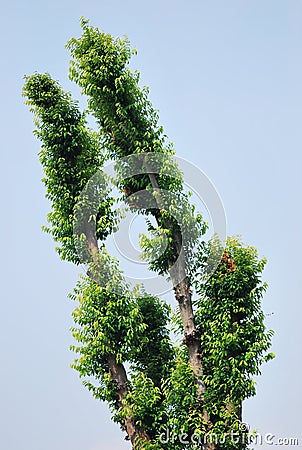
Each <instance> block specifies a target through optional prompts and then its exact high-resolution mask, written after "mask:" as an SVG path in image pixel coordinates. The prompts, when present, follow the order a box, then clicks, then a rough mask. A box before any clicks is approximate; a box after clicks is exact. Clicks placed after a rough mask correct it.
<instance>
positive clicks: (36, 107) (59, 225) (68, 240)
mask: <svg viewBox="0 0 302 450" xmlns="http://www.w3.org/2000/svg"><path fill="white" fill-rule="evenodd" d="M25 79H26V83H25V85H24V89H23V95H24V96H25V97H26V98H27V101H26V103H27V104H28V105H30V107H31V111H32V112H33V113H34V114H35V117H36V120H35V124H36V127H37V129H36V130H35V134H36V136H37V137H38V138H39V139H40V141H41V142H42V148H41V151H40V161H41V164H42V166H43V169H44V173H45V177H44V179H43V181H44V183H45V186H46V196H47V198H49V199H50V201H51V204H52V211H51V212H50V213H49V214H48V216H47V219H48V221H49V222H50V224H51V227H44V230H45V231H47V232H49V233H51V234H52V235H53V237H54V240H55V241H56V242H58V243H60V246H59V247H58V248H57V250H58V252H59V254H60V256H61V257H62V258H63V259H66V260H68V261H72V262H74V263H76V264H78V263H79V262H80V261H79V258H78V254H77V250H76V248H75V243H74V239H73V222H74V207H75V205H76V203H77V200H78V198H79V195H80V193H81V191H82V190H83V189H84V187H85V185H86V183H87V182H88V180H89V179H90V178H91V177H92V176H93V175H94V174H95V172H96V171H97V170H99V169H100V168H101V166H102V164H103V163H104V156H103V155H102V153H101V151H100V141H99V137H98V135H97V134H96V133H95V132H93V131H92V130H90V129H89V128H88V127H87V124H86V120H85V116H84V115H83V114H82V113H81V112H80V111H79V109H78V106H77V102H75V101H73V100H72V98H71V96H70V94H68V93H66V92H64V91H63V90H62V89H61V87H60V86H59V84H58V83H57V82H56V81H54V80H52V79H51V77H50V75H48V74H34V75H32V76H27V77H25ZM111 205H112V199H111V198H110V197H108V196H107V198H105V200H104V201H103V202H102V204H100V205H99V206H98V212H97V222H98V228H97V237H98V238H99V239H101V240H102V239H104V238H105V237H106V236H107V235H108V234H109V233H110V232H111V229H112V227H113V219H114V218H113V214H112V212H111ZM102 217H106V218H107V220H106V223H105V224H103V223H102V222H100V220H101V218H102Z"/></svg>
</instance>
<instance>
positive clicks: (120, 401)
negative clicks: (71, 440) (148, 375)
mask: <svg viewBox="0 0 302 450" xmlns="http://www.w3.org/2000/svg"><path fill="white" fill-rule="evenodd" d="M85 235H86V242H87V246H88V248H89V252H90V255H91V259H92V261H93V262H94V263H95V264H96V265H97V264H98V254H99V248H98V243H97V239H96V236H95V231H94V230H93V226H92V225H91V223H87V225H86V227H85ZM93 273H94V275H93V274H92V277H93V278H94V277H95V278H96V280H95V281H97V270H96V271H95V270H94V272H93ZM107 361H108V367H109V374H110V377H111V380H112V381H113V382H114V384H115V386H116V391H117V403H116V406H117V409H119V408H127V407H126V406H125V404H124V402H125V398H126V395H127V394H128V392H129V383H128V378H127V373H126V369H125V367H124V365H123V364H122V363H118V362H117V361H116V356H115V355H114V354H112V353H110V354H108V357H107ZM127 409H128V413H129V414H128V415H127V417H126V418H125V420H124V423H123V424H121V426H122V429H123V430H124V431H126V433H127V437H126V439H127V440H130V441H131V444H132V448H133V450H139V449H140V448H141V441H143V442H146V441H150V437H149V436H148V434H147V433H146V432H145V431H144V430H143V429H142V428H141V427H139V426H138V425H137V424H136V423H135V421H134V420H133V418H132V417H131V410H130V409H129V408H127Z"/></svg>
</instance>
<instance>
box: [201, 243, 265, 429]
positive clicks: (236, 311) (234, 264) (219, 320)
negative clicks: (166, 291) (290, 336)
mask: <svg viewBox="0 0 302 450" xmlns="http://www.w3.org/2000/svg"><path fill="white" fill-rule="evenodd" d="M265 263H266V260H265V259H260V260H259V259H258V255H257V250H256V249H255V248H253V247H245V246H244V245H243V244H242V242H240V241H239V240H238V239H236V238H229V239H228V240H227V243H226V247H225V250H224V254H223V257H222V260H221V262H220V264H219V266H218V268H217V269H216V271H215V273H214V274H213V275H212V276H211V277H210V278H209V279H208V280H207V281H206V282H204V283H201V282H200V280H199V278H198V274H197V276H196V278H195V286H196V291H197V293H198V294H199V298H198V300H196V302H195V303H196V321H197V324H198V327H199V330H200V332H201V345H202V348H203V360H204V379H205V383H206V386H207V392H206V403H207V405H208V406H207V410H208V411H210V414H211V417H212V420H213V422H214V423H217V424H218V428H219V429H221V424H224V426H223V427H222V428H223V429H224V431H226V429H227V428H230V427H231V426H235V424H236V422H238V419H240V414H241V404H242V401H243V400H244V399H245V398H248V397H250V396H252V395H255V382H254V380H253V376H254V375H259V374H260V365H261V363H262V362H263V361H265V360H266V361H267V360H269V359H272V357H273V354H272V353H267V351H268V349H269V347H270V343H271V336H272V331H271V330H268V331H267V330H266V328H265V325H264V318H265V317H264V313H263V311H262V309H261V298H262V296H263V293H264V292H265V290H266V283H263V282H262V281H261V273H262V271H263V269H264V266H265ZM200 275H201V276H202V274H200Z"/></svg>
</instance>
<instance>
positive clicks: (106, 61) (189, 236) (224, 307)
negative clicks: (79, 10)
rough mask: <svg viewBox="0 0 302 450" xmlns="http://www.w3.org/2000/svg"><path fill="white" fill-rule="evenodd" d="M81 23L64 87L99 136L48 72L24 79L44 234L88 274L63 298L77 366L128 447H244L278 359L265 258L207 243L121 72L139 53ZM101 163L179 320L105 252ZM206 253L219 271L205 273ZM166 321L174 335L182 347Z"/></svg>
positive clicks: (151, 118)
mask: <svg viewBox="0 0 302 450" xmlns="http://www.w3.org/2000/svg"><path fill="white" fill-rule="evenodd" d="M81 26H82V29H83V33H82V35H81V36H80V38H78V39H71V40H70V41H69V42H68V44H67V47H68V48H69V50H70V52H71V58H72V59H71V67H70V78H71V79H72V80H73V81H75V82H76V83H77V84H78V85H79V86H80V87H81V88H82V93H83V95H85V96H86V97H87V99H88V112H89V113H90V114H93V115H94V117H95V119H96V122H97V125H98V130H97V131H93V130H92V129H90V128H89V127H88V124H87V121H86V115H85V112H84V113H83V112H81V111H80V110H79V108H78V104H77V102H75V101H74V100H73V99H72V97H71V95H70V94H69V93H66V92H64V91H63V90H62V88H61V87H60V85H59V84H58V83H57V82H56V81H54V80H53V79H52V78H51V76H50V75H49V74H34V75H32V76H27V77H26V82H25V85H24V95H25V97H26V98H27V103H28V104H29V105H30V107H31V110H32V111H33V112H34V114H35V117H36V120H35V123H36V127H37V128H36V131H35V133H36V135H37V137H38V138H39V139H40V140H41V142H42V149H41V152H40V160H41V163H42V165H43V168H44V172H45V178H44V179H43V181H44V183H45V185H46V196H47V197H48V198H49V200H50V202H51V206H52V210H51V212H50V213H49V215H48V222H49V226H48V227H44V229H45V231H47V232H49V233H51V234H52V235H53V237H54V240H55V241H56V242H57V243H58V247H57V250H58V252H59V254H60V256H61V258H62V259H65V260H67V261H71V262H73V263H75V264H79V263H82V262H85V263H86V264H87V266H88V270H87V276H85V277H81V279H80V280H79V282H78V284H77V286H76V288H75V290H74V292H73V293H72V294H71V298H72V299H73V300H75V301H76V302H77V306H76V308H75V310H74V312H73V318H74V322H75V326H74V327H73V329H72V333H73V336H74V338H75V339H76V341H77V342H78V345H75V346H73V347H72V349H73V350H74V351H75V352H76V353H77V354H78V357H77V358H76V359H75V362H74V364H73V367H74V368H75V369H76V370H78V371H79V373H80V376H81V377H83V378H84V380H83V382H84V384H85V385H86V386H87V387H88V389H89V390H90V391H91V392H92V394H93V395H94V397H96V398H97V399H100V400H102V401H106V402H107V403H108V404H109V407H110V409H111V411H112V414H113V420H114V421H116V422H118V423H119V424H120V426H121V428H122V429H123V430H124V431H125V432H126V437H127V439H129V440H130V441H131V445H132V448H133V449H163V450H172V449H176V450H177V449H179V450H180V449H183V448H186V449H194V448H200V447H201V443H204V447H205V448H207V449H218V450H219V449H242V448H247V446H248V444H247V443H246V441H247V440H246V436H247V432H246V430H243V429H242V426H241V420H242V402H243V400H244V399H246V398H248V397H250V396H251V395H254V394H255V386H254V381H253V376H254V375H255V374H259V372H260V364H261V363H262V361H263V360H269V359H271V358H272V357H273V354H272V353H267V352H268V349H269V347H270V339H271V335H272V331H271V330H266V329H265V326H264V314H263V312H262V310H261V298H262V295H263V292H264V291H265V288H266V285H265V283H262V281H261V273H262V271H263V268H264V265H265V260H259V258H258V256H257V251H256V250H255V249H254V248H252V247H246V246H244V245H243V243H242V242H241V241H240V240H238V239H235V238H229V239H228V240H227V241H226V243H225V245H224V246H222V244H221V243H220V242H219V240H217V239H213V240H212V241H211V242H210V244H207V243H206V242H205V239H204V233H205V231H206V228H207V225H206V223H205V222H204V221H203V219H202V216H201V215H200V214H198V213H197V212H196V211H195V208H194V206H193V205H191V204H190V195H189V194H188V193H187V192H186V191H185V189H184V187H183V181H182V174H181V173H180V171H179V169H178V168H177V165H176V163H175V160H174V159H173V154H174V150H173V147H172V145H171V144H169V143H168V142H167V138H166V136H165V134H164V131H163V128H162V127H161V126H160V125H159V123H158V114H157V113H156V111H155V110H154V108H153V107H152V105H151V103H150V101H149V100H148V89H146V88H141V87H140V84H139V73H138V72H133V71H131V70H130V68H129V61H130V58H131V56H132V55H133V54H134V53H135V51H133V50H131V48H130V44H129V42H128V40H127V39H126V38H123V39H120V38H116V39H114V38H113V37H112V36H111V35H109V34H105V33H103V32H100V31H99V30H98V29H97V28H93V27H91V26H89V24H88V22H87V21H86V20H84V19H82V20H81ZM108 160H113V161H115V162H116V170H117V173H118V174H119V177H118V180H117V182H116V187H117V188H118V189H119V191H120V193H121V196H122V198H123V200H124V201H125V202H127V203H128V206H129V208H130V209H131V210H133V211H137V212H138V213H140V214H142V215H143V216H144V217H145V219H146V223H147V229H148V232H149V235H144V236H142V238H141V246H142V250H143V255H144V257H145V258H146V260H147V261H148V263H149V267H150V270H153V271H156V272H157V273H158V274H160V275H165V276H167V277H168V278H169V280H170V281H171V283H172V286H173V290H174V295H175V300H176V305H177V308H176V311H175V312H174V313H172V312H171V308H170V307H169V306H168V305H167V304H166V303H165V302H164V301H163V300H161V299H160V298H157V297H156V296H154V295H151V294H148V293H147V292H146V291H145V289H144V287H143V286H136V287H135V288H134V289H133V288H132V287H130V286H129V285H128V284H127V282H126V280H125V277H124V275H123V273H122V271H121V270H120V268H119V264H118V261H116V260H115V259H114V258H113V257H112V256H110V254H108V252H107V250H106V238H107V237H108V236H109V235H110V234H111V233H112V232H113V231H114V230H115V229H116V228H117V227H118V226H119V220H120V212H119V209H118V207H117V195H116V194H114V191H113V190H112V189H110V186H109V185H110V183H109V180H108V179H106V177H103V176H102V175H100V172H99V170H100V169H101V168H102V167H103V166H104V164H105V163H106V161H108ZM133 168H135V170H133ZM96 174H98V175H96ZM141 193H144V196H142V195H141ZM163 243H164V245H163ZM213 255H214V259H215V258H216V260H217V259H218V260H219V264H216V265H217V267H216V268H215V270H214V272H213V273H208V276H206V275H207V271H209V267H210V264H209V261H211V260H212V259H213ZM194 291H195V293H196V298H194V299H193V292H194ZM171 323H173V324H174V331H175V333H176V335H178V336H179V338H180V337H181V336H182V339H180V341H179V342H177V343H175V339H173V340H172V338H171V336H170V326H171ZM92 379H94V382H93V381H91V380H92ZM231 432H238V433H239V435H240V437H241V438H242V439H240V440H239V442H238V439H237V440H235V439H233V435H232V433H231ZM243 438H244V439H243Z"/></svg>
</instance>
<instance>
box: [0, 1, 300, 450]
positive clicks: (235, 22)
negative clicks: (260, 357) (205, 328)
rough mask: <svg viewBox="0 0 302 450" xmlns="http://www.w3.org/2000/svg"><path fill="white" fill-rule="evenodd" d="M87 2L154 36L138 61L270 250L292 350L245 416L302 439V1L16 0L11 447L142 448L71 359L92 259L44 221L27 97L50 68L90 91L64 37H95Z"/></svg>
mask: <svg viewBox="0 0 302 450" xmlns="http://www.w3.org/2000/svg"><path fill="white" fill-rule="evenodd" d="M81 15H83V16H85V17H87V18H90V20H91V24H92V25H95V26H98V27H99V28H101V29H104V30H105V31H106V32H109V33H111V34H113V35H123V34H127V35H128V37H129V38H130V40H131V43H132V45H133V46H135V47H136V48H137V49H138V56H137V57H135V60H134V61H133V66H135V67H137V68H138V69H140V70H141V74H142V84H147V85H150V86H151V99H152V101H153V102H154V105H155V107H156V108H158V109H159V110H160V118H161V123H162V124H163V125H164V127H165V130H166V133H167V134H168V136H169V137H170V139H171V140H172V141H173V142H174V143H175V147H176V151H177V154H178V155H179V156H181V157H185V158H187V159H189V160H191V161H192V162H193V163H194V164H196V165H198V166H199V167H200V168H201V169H202V170H203V171H204V172H205V173H206V174H207V175H208V176H209V178H210V179H211V180H212V181H213V183H214V184H215V186H216V188H217V190H218V191H219V193H220V195H221V197H222V200H223V203H224V206H225V209H226V214H227V221H228V234H241V235H242V236H243V239H244V241H245V242H247V243H249V244H252V245H255V246H256V247H258V248H259V252H260V255H263V256H266V257H267V258H268V265H267V269H266V271H265V278H266V280H267V281H268V282H269V290H268V292H267V294H266V296H265V301H264V309H265V311H266V313H267V314H268V317H267V324H268V327H270V328H274V329H275V337H274V348H273V350H274V351H275V352H276V354H277V357H276V359H275V360H274V361H273V362H270V363H269V364H267V365H266V366H265V367H264V368H263V374H262V376H261V377H260V378H259V379H258V380H257V382H258V389H257V391H258V393H257V396H256V397H255V398H253V399H251V400H249V401H247V402H246V403H245V406H244V416H245V420H246V421H247V422H249V423H250V425H251V427H252V428H254V427H256V428H258V429H259V430H261V431H262V432H263V433H272V434H275V435H276V436H277V437H298V438H300V446H302V432H301V369H302V366H301V335H302V326H301V314H302V307H301V300H302V299H301V255H302V246H301V235H300V232H301V221H302V220H301V219H302V214H301V191H302V189H301V187H302V186H301V184H302V181H301V168H302V167H301V166H302V164H301V163H302V158H301V138H302V136H301V130H302V128H301V108H302V83H301V80H302V63H301V56H302V52H301V50H302V3H301V2H300V1H294V0H286V1H278V0H253V1H251V0H250V1H243V0H241V1H235V0H229V1H223V0H221V1H215V0H208V1H186V2H180V1H175V0H174V1H168V0H162V1H159V0H154V1H152V2H142V1H116V0H111V1H110V2H104V1H103V0H98V1H92V0H87V1H86V2H85V4H84V2H83V1H78V0H72V1H69V0H65V1H64V0H61V1H58V0H53V1H52V2H43V1H33V0H30V1H29V2H21V1H11V2H10V3H8V2H2V4H1V31H0V33H1V43H2V45H1V67H2V70H1V85H0V89H1V100H2V108H1V124H2V126H3V129H2V136H1V138H2V151H1V168H2V176H1V184H2V186H1V188H2V221H1V238H2V244H1V245H2V249H3V251H2V269H1V274H2V275H3V280H2V286H1V293H2V295H1V297H2V299H1V300H2V302H1V322H2V323H1V331H0V333H1V353H2V354H1V375H0V376H1V383H0V389H1V392H0V396H1V397H0V398H1V417H0V429H1V432H0V447H1V448H3V449H6V450H41V449H43V450H101V449H107V450H118V449H127V448H128V449H129V448H130V445H129V444H128V443H127V442H125V441H123V436H122V434H121V433H120V431H119V429H118V427H117V426H116V425H113V424H111V422H110V416H109V413H108V410H107V407H106V405H102V404H99V403H98V402H97V401H96V400H94V399H93V398H92V397H91V396H90V394H89V392H88V391H86V389H85V388H84V387H82V385H81V382H80V380H79V378H78V374H77V373H76V372H75V371H74V370H72V369H70V367H69V365H70V363H71V361H72V358H73V355H72V353H71V352H70V351H69V345H70V343H71V341H72V339H71V335H70V332H69V327H70V326H71V324H72V321H71V317H70V313H71V311H72V309H73V307H74V306H75V305H73V304H72V303H71V301H70V300H68V299H67V293H68V292H70V291H71V290H72V288H73V286H74V284H75V282H76V280H77V276H78V272H79V269H77V268H75V267H73V266H72V265H71V264H68V263H67V262H62V261H60V260H59V257H58V255H57V254H56V253H55V251H54V243H53V241H52V238H51V237H50V236H48V235H46V234H44V233H43V232H42V231H41V225H42V224H45V216H46V214H47V212H48V211H49V204H48V201H47V200H45V198H44V186H43V185H42V183H41V181H40V179H41V177H42V171H41V168H40V165H39V161H38V157H37V152H38V151H39V142H38V141H37V140H36V138H35V137H34V136H33V134H32V129H33V123H32V115H31V114H30V113H29V112H28V109H27V107H26V106H25V105H24V104H23V99H22V98H21V88H22V84H23V79H22V77H23V75H24V74H32V73H33V72H34V71H39V72H45V71H48V72H50V73H51V75H52V76H53V77H54V78H55V79H58V80H60V82H61V84H62V86H63V87H64V88H66V89H68V90H72V91H73V92H74V94H75V95H78V92H79V91H78V89H77V88H76V87H75V86H74V85H73V84H72V83H71V82H70V81H69V80H68V77H67V72H68V63H69V54H68V52H67V51H66V49H65V48H64V45H65V43H66V41H67V40H68V39H69V38H71V37H73V36H79V34H80V27H79V17H80V16H81ZM272 313H273V314H272ZM300 446H299V447H300ZM257 448H258V447H257ZM259 448H271V446H262V447H259ZM287 448H289V446H287ZM295 448H297V447H295Z"/></svg>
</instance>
